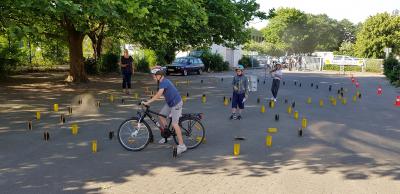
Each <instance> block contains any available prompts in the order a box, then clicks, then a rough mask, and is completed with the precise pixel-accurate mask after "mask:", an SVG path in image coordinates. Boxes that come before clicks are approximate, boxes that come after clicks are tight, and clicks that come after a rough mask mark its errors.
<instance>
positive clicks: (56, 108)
mask: <svg viewBox="0 0 400 194" xmlns="http://www.w3.org/2000/svg"><path fill="white" fill-rule="evenodd" d="M54 112H58V104H54Z"/></svg>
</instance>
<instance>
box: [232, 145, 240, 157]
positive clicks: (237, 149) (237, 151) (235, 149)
mask: <svg viewBox="0 0 400 194" xmlns="http://www.w3.org/2000/svg"><path fill="white" fill-rule="evenodd" d="M239 154H240V144H238V143H235V144H234V145H233V155H235V156H238V155H239Z"/></svg>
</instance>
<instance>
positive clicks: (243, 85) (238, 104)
mask: <svg viewBox="0 0 400 194" xmlns="http://www.w3.org/2000/svg"><path fill="white" fill-rule="evenodd" d="M243 70H244V67H243V65H238V66H237V67H236V68H235V71H236V75H235V77H233V80H232V86H233V95H232V115H231V116H230V118H229V119H231V120H232V119H241V118H242V116H241V113H242V110H243V109H244V102H245V101H246V99H247V98H248V96H249V80H248V79H247V77H246V76H244V73H243Z"/></svg>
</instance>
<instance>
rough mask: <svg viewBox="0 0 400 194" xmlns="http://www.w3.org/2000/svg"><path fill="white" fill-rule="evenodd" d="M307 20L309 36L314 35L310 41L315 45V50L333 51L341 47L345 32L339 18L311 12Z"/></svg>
mask: <svg viewBox="0 0 400 194" xmlns="http://www.w3.org/2000/svg"><path fill="white" fill-rule="evenodd" d="M307 22H308V26H309V28H308V29H309V37H312V38H310V39H308V42H309V43H310V44H311V45H313V46H312V47H314V49H313V51H314V50H320V51H333V50H337V49H338V48H339V46H340V44H341V43H342V41H343V39H344V34H345V33H344V32H343V31H344V30H343V27H342V26H340V25H339V23H338V21H337V20H335V19H332V18H329V17H328V16H327V15H326V14H319V15H312V14H309V15H308V21H307ZM346 25H347V23H346ZM349 25H351V23H350V24H349Z"/></svg>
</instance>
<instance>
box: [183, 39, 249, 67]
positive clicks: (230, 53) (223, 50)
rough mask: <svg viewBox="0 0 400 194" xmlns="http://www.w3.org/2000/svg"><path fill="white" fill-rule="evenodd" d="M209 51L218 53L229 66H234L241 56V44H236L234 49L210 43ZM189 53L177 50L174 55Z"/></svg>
mask: <svg viewBox="0 0 400 194" xmlns="http://www.w3.org/2000/svg"><path fill="white" fill-rule="evenodd" d="M210 51H211V53H218V54H220V55H221V56H222V58H223V59H224V61H228V63H229V66H230V67H236V66H237V65H238V62H239V60H240V59H241V58H242V56H243V51H242V49H241V46H238V47H237V48H236V49H231V48H227V47H224V46H222V45H217V44H212V45H211V47H210ZM189 53H190V52H189V51H179V52H177V53H176V57H186V56H188V55H189Z"/></svg>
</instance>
